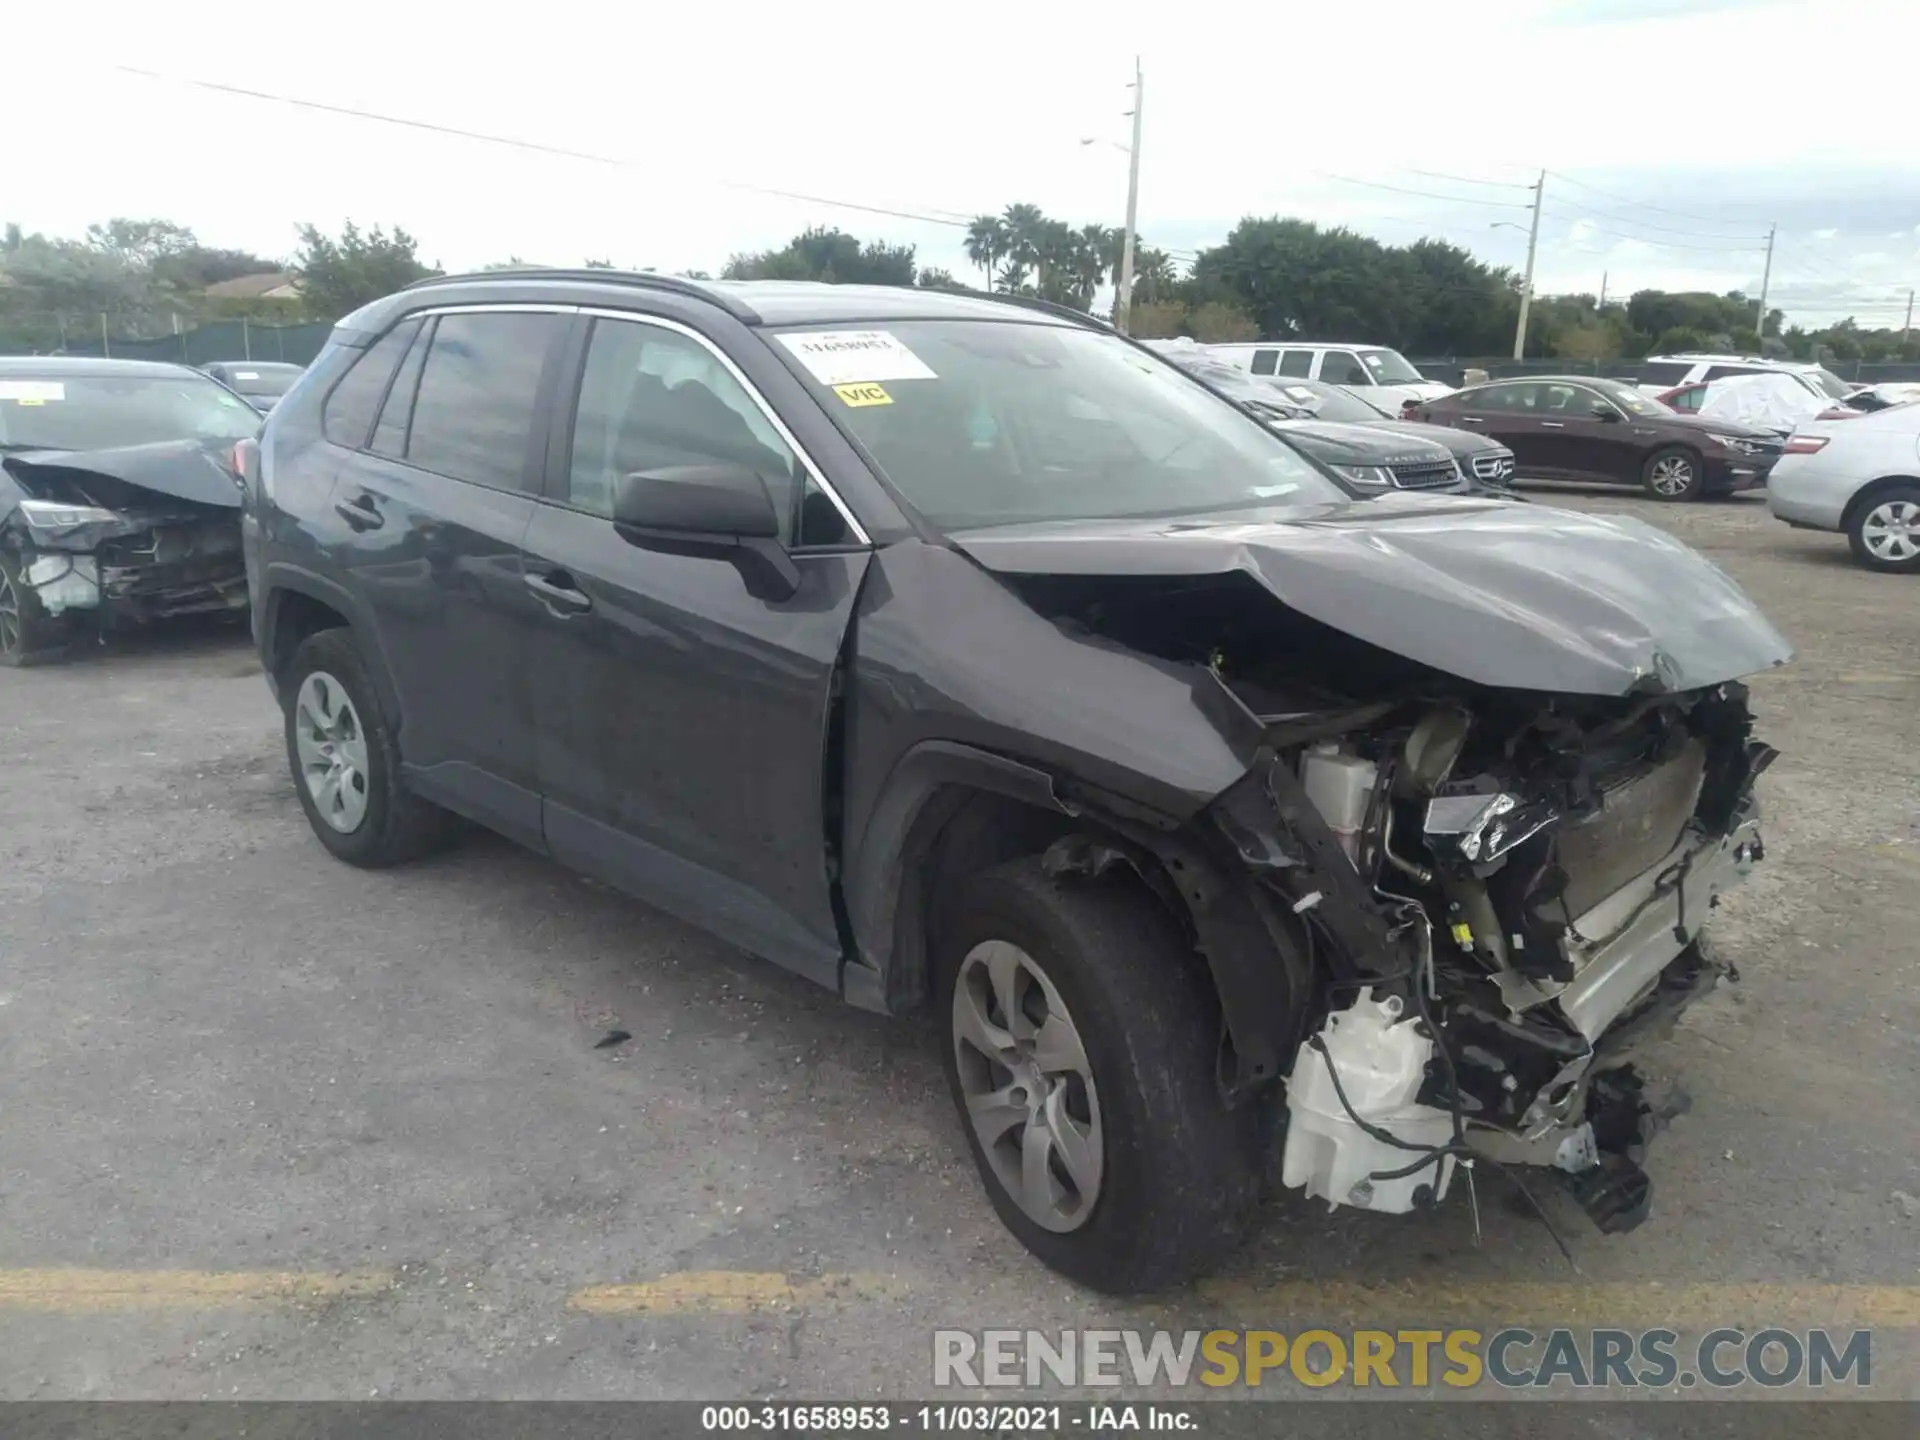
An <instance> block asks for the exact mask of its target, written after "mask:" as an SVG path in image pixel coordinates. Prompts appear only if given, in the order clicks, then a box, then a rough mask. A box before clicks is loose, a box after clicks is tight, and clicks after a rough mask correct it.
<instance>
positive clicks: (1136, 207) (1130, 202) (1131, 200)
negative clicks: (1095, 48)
mask: <svg viewBox="0 0 1920 1440" xmlns="http://www.w3.org/2000/svg"><path fill="white" fill-rule="evenodd" d="M1145 83H1146V82H1145V80H1144V79H1143V78H1142V76H1141V74H1140V57H1139V56H1138V55H1136V56H1134V57H1133V144H1131V145H1129V146H1128V147H1127V228H1126V230H1125V232H1124V233H1123V234H1122V236H1121V239H1120V293H1119V294H1118V295H1116V296H1115V297H1114V300H1113V323H1114V325H1115V326H1116V327H1117V328H1118V329H1119V331H1120V333H1121V334H1122V335H1124V334H1126V333H1127V322H1128V320H1129V319H1131V318H1132V311H1133V225H1134V220H1135V218H1136V217H1137V216H1138V214H1139V211H1140V109H1141V100H1142V98H1143V97H1142V91H1143V90H1144V88H1145Z"/></svg>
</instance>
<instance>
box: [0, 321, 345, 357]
mask: <svg viewBox="0 0 1920 1440" xmlns="http://www.w3.org/2000/svg"><path fill="white" fill-rule="evenodd" d="M332 329H333V326H332V325H330V324H328V323H326V322H324V321H320V322H310V323H306V324H299V325H286V324H274V323H270V322H266V321H261V320H253V319H249V318H246V317H244V316H243V317H240V318H237V319H231V320H228V319H221V320H202V319H191V320H190V319H188V318H186V317H184V316H180V315H161V316H151V315H137V316H124V315H99V314H95V315H76V314H72V313H68V312H64V311H46V312H9V311H6V310H3V309H0V355H101V356H106V357H109V358H111V359H115V360H177V361H180V362H182V363H184V364H187V365H205V364H208V363H210V362H212V361H215V360H274V361H286V362H288V363H290V364H294V365H306V364H308V363H310V362H311V361H312V360H313V358H314V357H315V356H316V355H318V354H319V353H320V348H321V346H323V345H325V344H326V340H327V335H328V332H330V331H331V330H332Z"/></svg>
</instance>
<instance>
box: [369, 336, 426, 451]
mask: <svg viewBox="0 0 1920 1440" xmlns="http://www.w3.org/2000/svg"><path fill="white" fill-rule="evenodd" d="M432 335H433V322H431V321H429V322H427V324H426V326H425V327H423V328H422V329H421V331H420V333H419V335H418V336H417V337H416V338H415V340H414V342H413V345H412V347H411V348H410V349H409V350H408V351H407V356H406V358H405V359H404V360H402V361H401V362H400V369H399V371H398V372H397V373H396V374H395V375H394V377H393V384H391V385H389V386H388V387H387V403H386V404H384V405H382V406H381V407H380V420H379V422H378V423H377V424H376V425H375V426H374V427H373V439H371V440H370V441H368V442H367V448H368V449H369V450H371V451H373V452H374V453H375V454H376V455H385V456H387V457H388V458H389V459H393V460H399V459H401V458H403V457H404V456H405V455H406V453H407V421H408V419H409V418H411V416H412V414H413V394H414V391H416V390H418V389H419V388H420V367H421V365H422V364H423V363H424V362H425V361H426V358H427V346H428V345H429V344H430V343H431V342H432Z"/></svg>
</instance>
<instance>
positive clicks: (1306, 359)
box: [1280, 350, 1313, 380]
mask: <svg viewBox="0 0 1920 1440" xmlns="http://www.w3.org/2000/svg"><path fill="white" fill-rule="evenodd" d="M1280 373H1281V374H1282V375H1292V376H1293V377H1295V378H1296V379H1299V380H1305V379H1307V378H1308V377H1309V376H1310V375H1312V374H1313V352H1312V351H1311V350H1283V351H1281V352H1280Z"/></svg>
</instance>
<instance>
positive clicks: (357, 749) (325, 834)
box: [281, 630, 451, 869]
mask: <svg viewBox="0 0 1920 1440" xmlns="http://www.w3.org/2000/svg"><path fill="white" fill-rule="evenodd" d="M281 693H282V694H283V695H285V696H286V697H287V700H286V726H285V729H286V742H287V763H288V764H289V765H290V766H291V767H292V770H293V780H294V788H295V789H296V790H298V791H299V793H300V808H301V809H303V810H305V811H306V812H307V822H308V823H309V824H310V825H312V826H313V833H314V834H315V835H316V836H318V837H319V840H320V843H321V844H322V845H324V846H326V847H327V849H328V850H330V851H332V852H333V854H334V855H335V856H337V857H338V858H339V859H342V860H344V861H346V862H347V863H348V864H349V865H360V866H364V867H366V868H368V869H378V868H381V867H383V866H387V865H397V864H400V863H401V862H402V861H406V860H412V859H415V858H417V857H418V856H421V855H424V854H427V853H428V852H429V851H431V850H433V849H435V848H437V847H438V846H439V845H440V843H441V842H442V841H443V840H444V839H445V838H446V836H447V835H448V834H449V832H450V830H451V823H450V822H451V817H449V816H448V815H447V813H446V812H445V811H444V810H441V809H440V808H439V807H438V806H435V805H430V804H428V803H427V802H426V801H425V800H422V799H421V798H420V797H419V796H417V795H415V794H413V793H412V792H411V791H409V790H407V789H406V788H405V787H404V786H403V785H402V784H401V783H400V749H399V746H398V745H397V744H396V743H395V737H394V734H393V730H392V728H391V727H390V726H389V725H388V724H387V721H386V717H385V716H384V715H383V714H382V713H381V710H380V704H379V697H378V696H377V695H376V694H375V692H374V689H373V685H372V682H371V681H370V680H369V679H368V677H367V671H366V666H365V664H364V663H363V662H362V661H361V659H360V651H359V649H358V648H357V647H356V646H355V645H354V643H353V636H352V634H351V633H350V632H349V631H346V630H322V631H320V632H319V633H318V634H317V635H310V636H308V637H307V638H306V639H305V640H303V641H301V642H300V647H299V649H297V650H295V651H294V652H293V658H292V659H291V660H290V661H288V663H287V670H286V674H285V676H284V677H283V686H282V690H281Z"/></svg>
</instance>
